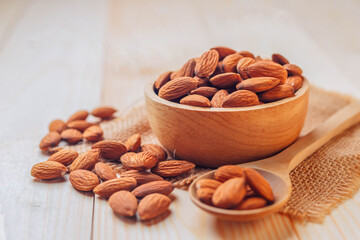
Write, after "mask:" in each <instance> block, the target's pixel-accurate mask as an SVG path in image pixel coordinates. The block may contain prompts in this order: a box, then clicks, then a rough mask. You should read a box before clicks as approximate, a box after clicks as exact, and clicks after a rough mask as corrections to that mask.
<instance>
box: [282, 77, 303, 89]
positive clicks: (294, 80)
mask: <svg viewBox="0 0 360 240" xmlns="http://www.w3.org/2000/svg"><path fill="white" fill-rule="evenodd" d="M302 83H303V80H302V78H301V77H300V76H290V77H288V78H287V80H286V82H285V85H289V86H291V87H292V88H293V89H294V91H295V92H296V91H297V90H299V89H300V88H301V86H302Z"/></svg>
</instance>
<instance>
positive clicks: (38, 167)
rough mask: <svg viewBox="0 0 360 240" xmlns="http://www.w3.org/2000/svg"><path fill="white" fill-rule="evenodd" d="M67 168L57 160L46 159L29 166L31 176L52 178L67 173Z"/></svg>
mask: <svg viewBox="0 0 360 240" xmlns="http://www.w3.org/2000/svg"><path fill="white" fill-rule="evenodd" d="M67 171H68V170H67V168H66V167H65V166H64V165H62V164H61V163H59V162H54V161H46V162H41V163H37V164H35V165H34V166H33V167H32V168H31V176H33V177H34V178H38V179H54V178H57V177H60V176H62V175H64V174H65V173H67Z"/></svg>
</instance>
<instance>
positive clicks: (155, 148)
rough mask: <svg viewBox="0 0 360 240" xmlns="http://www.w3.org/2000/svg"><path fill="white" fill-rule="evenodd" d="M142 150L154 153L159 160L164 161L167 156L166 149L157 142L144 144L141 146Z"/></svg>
mask: <svg viewBox="0 0 360 240" xmlns="http://www.w3.org/2000/svg"><path fill="white" fill-rule="evenodd" d="M141 151H143V152H145V151H147V152H150V153H151V154H152V155H154V156H155V157H156V158H157V160H158V161H159V162H160V161H164V160H165V159H166V158H167V153H166V151H165V150H164V149H163V148H162V147H161V146H159V145H156V144H144V145H142V146H141Z"/></svg>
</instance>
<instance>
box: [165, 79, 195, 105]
mask: <svg viewBox="0 0 360 240" xmlns="http://www.w3.org/2000/svg"><path fill="white" fill-rule="evenodd" d="M197 84H198V81H197V80H195V79H194V78H191V77H179V78H176V79H174V80H172V81H170V82H168V83H166V84H165V85H164V86H162V87H161V88H160V90H159V97H161V98H163V99H166V100H173V99H176V98H179V97H182V96H184V95H186V94H188V93H189V92H190V91H191V90H193V89H195V88H196V86H197Z"/></svg>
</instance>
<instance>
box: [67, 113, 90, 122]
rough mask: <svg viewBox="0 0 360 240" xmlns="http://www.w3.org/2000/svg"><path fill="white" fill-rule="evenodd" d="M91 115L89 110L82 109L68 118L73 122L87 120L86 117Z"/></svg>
mask: <svg viewBox="0 0 360 240" xmlns="http://www.w3.org/2000/svg"><path fill="white" fill-rule="evenodd" d="M88 116H89V112H88V111H85V110H80V111H77V112H76V113H74V114H73V115H71V116H70V117H69V119H68V120H67V122H68V123H69V122H72V121H76V120H86V118H87V117H88Z"/></svg>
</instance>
